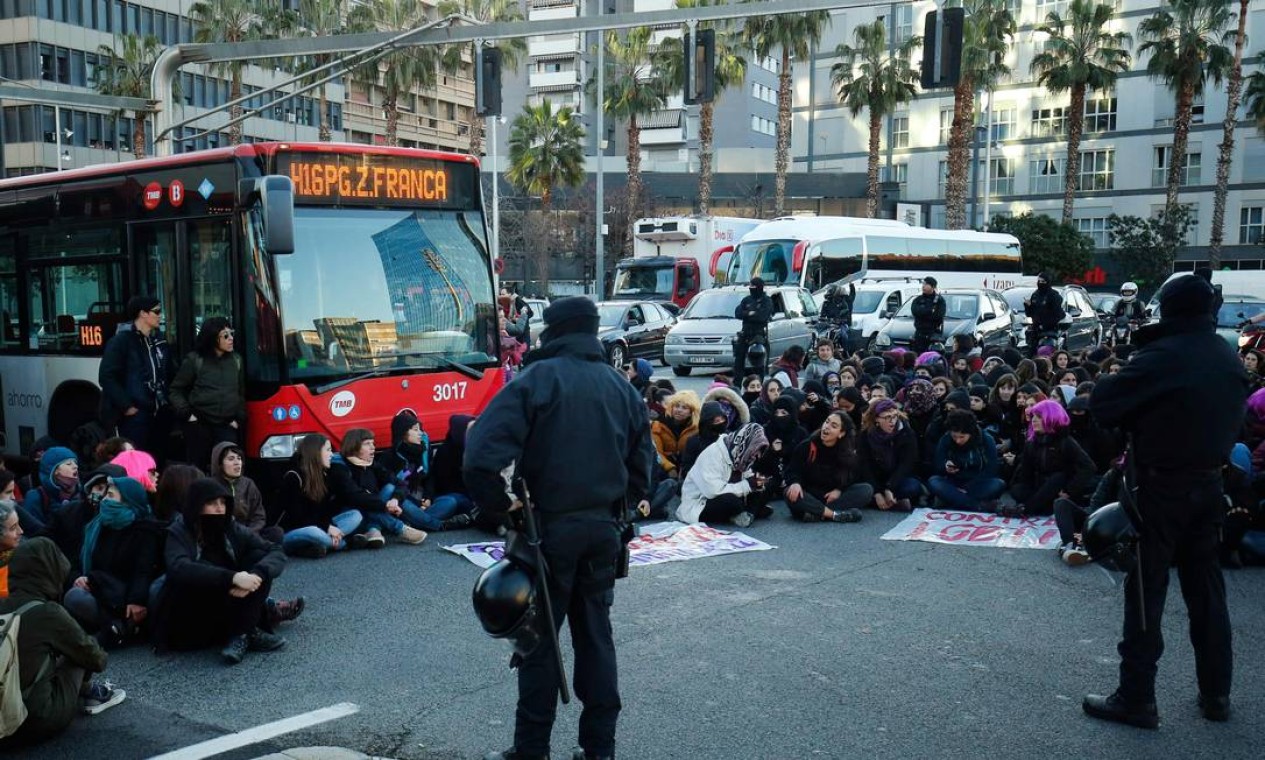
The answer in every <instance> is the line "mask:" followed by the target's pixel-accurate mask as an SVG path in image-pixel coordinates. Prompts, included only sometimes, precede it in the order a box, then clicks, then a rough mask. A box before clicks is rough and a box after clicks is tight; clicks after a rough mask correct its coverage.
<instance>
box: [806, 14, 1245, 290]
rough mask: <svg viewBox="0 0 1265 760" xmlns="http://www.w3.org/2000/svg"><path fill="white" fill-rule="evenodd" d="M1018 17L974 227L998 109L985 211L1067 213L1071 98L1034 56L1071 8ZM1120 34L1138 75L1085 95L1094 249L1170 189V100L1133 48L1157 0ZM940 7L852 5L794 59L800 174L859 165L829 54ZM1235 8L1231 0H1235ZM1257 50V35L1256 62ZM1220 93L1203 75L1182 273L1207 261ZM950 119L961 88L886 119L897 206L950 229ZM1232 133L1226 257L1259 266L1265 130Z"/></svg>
mask: <svg viewBox="0 0 1265 760" xmlns="http://www.w3.org/2000/svg"><path fill="white" fill-rule="evenodd" d="M1010 4H1011V7H1012V13H1015V14H1016V18H1017V21H1018V24H1019V30H1018V33H1017V34H1016V35H1015V38H1014V44H1013V45H1012V47H1011V50H1010V52H1009V55H1008V57H1007V61H1006V62H1007V64H1008V65H1009V66H1010V68H1011V71H1012V75H1011V77H1010V78H1009V79H1006V80H1003V81H1002V82H1001V84H1000V86H999V87H997V89H996V91H995V92H993V93H992V94H991V103H990V102H989V101H990V96H989V94H988V93H981V95H982V97H981V99H980V103H981V105H980V108H979V119H978V121H977V124H978V125H979V129H978V130H977V134H979V135H980V138H981V139H980V140H979V142H980V151H979V156H978V161H977V162H976V164H975V168H976V169H977V170H978V171H977V172H976V174H978V179H977V180H976V181H975V182H974V184H973V186H974V187H975V189H976V190H975V193H974V198H975V203H974V216H972V213H971V212H972V208H971V206H970V205H968V210H967V211H968V219H973V220H974V221H973V222H971V223H972V224H973V225H982V224H983V222H984V205H985V204H984V203H983V193H984V185H985V176H984V171H985V166H984V164H985V156H986V155H987V151H986V142H985V140H984V139H983V134H984V132H986V131H990V130H988V128H987V127H986V126H985V125H986V124H987V123H988V122H987V114H988V111H989V110H991V112H992V114H991V115H992V120H991V133H990V134H989V139H991V141H992V154H991V162H990V163H989V165H988V167H987V171H988V173H989V176H988V182H987V184H988V185H989V191H990V192H989V195H990V203H989V214H990V215H997V214H1007V213H1021V212H1024V211H1033V212H1035V213H1045V214H1049V215H1051V216H1055V217H1059V216H1060V215H1061V214H1062V197H1063V196H1062V192H1063V182H1064V174H1063V170H1064V164H1065V162H1066V150H1067V144H1066V139H1065V133H1066V121H1067V118H1066V117H1067V108H1068V102H1069V96H1068V95H1067V94H1066V93H1065V94H1062V95H1051V94H1049V93H1048V92H1046V91H1045V90H1044V89H1043V88H1041V87H1040V86H1038V85H1037V84H1036V82H1035V77H1034V76H1033V75H1032V74H1031V73H1030V68H1029V67H1030V64H1031V61H1032V58H1033V56H1034V55H1036V54H1037V53H1038V52H1039V51H1040V50H1041V48H1042V45H1043V44H1044V37H1045V35H1044V34H1040V33H1037V32H1036V31H1035V27H1036V25H1037V24H1038V23H1039V22H1040V21H1042V20H1044V18H1045V16H1046V14H1047V13H1048V12H1049V11H1051V10H1057V11H1059V12H1060V13H1062V14H1063V15H1066V12H1067V8H1068V6H1069V4H1070V3H1069V2H1067V1H1066V0H1024V2H1018V1H1017V0H1012V2H1011V3H1010ZM1116 7H1117V8H1118V15H1117V19H1116V20H1115V21H1113V29H1114V30H1117V31H1127V32H1129V33H1131V34H1132V35H1133V37H1134V43H1133V49H1134V51H1135V54H1134V61H1133V66H1132V70H1131V71H1129V72H1128V73H1126V74H1124V75H1123V76H1121V78H1120V80H1119V82H1118V84H1117V86H1116V88H1115V90H1114V91H1112V92H1091V93H1089V94H1088V96H1087V99H1086V103H1085V135H1084V139H1083V142H1082V144H1081V168H1080V187H1081V190H1080V192H1079V193H1078V195H1077V200H1076V213H1075V219H1076V224H1077V226H1078V227H1079V228H1080V229H1081V231H1082V232H1084V233H1086V234H1088V235H1090V236H1091V237H1093V238H1094V242H1095V243H1096V244H1097V245H1098V247H1099V248H1100V249H1102V248H1106V247H1107V246H1108V245H1109V240H1108V233H1107V216H1108V215H1109V214H1111V213H1118V214H1133V215H1139V216H1147V215H1150V214H1152V213H1154V212H1155V211H1157V210H1158V209H1160V208H1162V207H1163V205H1164V188H1165V182H1166V176H1167V169H1168V166H1169V162H1170V161H1171V160H1172V155H1171V146H1172V122H1173V111H1174V98H1173V94H1172V93H1171V92H1170V91H1169V90H1168V89H1167V88H1165V87H1164V86H1163V85H1162V84H1161V83H1158V82H1155V81H1153V80H1151V79H1150V78H1149V77H1148V76H1147V74H1146V62H1147V61H1146V58H1144V57H1140V56H1138V55H1137V53H1136V49H1137V47H1138V46H1139V45H1140V44H1141V40H1140V37H1139V35H1138V24H1139V23H1140V22H1141V21H1142V20H1143V19H1145V18H1146V17H1148V16H1150V15H1152V14H1153V13H1155V12H1156V11H1157V10H1159V9H1160V7H1161V3H1160V2H1156V0H1118V1H1117V3H1116ZM933 8H934V4H933V3H932V2H914V3H908V2H905V3H891V4H884V5H879V6H872V7H866V8H853V9H847V10H845V11H839V12H835V13H833V14H832V24H831V26H830V29H829V30H828V31H827V33H826V35H825V37H824V39H823V40H822V43H821V45H819V46H818V48H817V50H815V51H814V54H813V56H812V61H811V66H810V65H806V64H804V63H800V62H797V63H796V64H795V66H794V76H795V104H796V106H795V113H794V128H793V135H792V136H793V139H792V152H793V156H794V170H795V171H808V172H858V171H865V167H866V159H867V155H868V154H867V141H868V132H867V130H868V124H867V117H866V115H865V114H862V115H861V117H860V118H858V119H853V118H852V117H851V115H850V114H849V113H848V112H847V110H846V109H844V108H843V107H841V106H840V105H838V102H837V97H836V94H835V92H834V88H833V87H832V85H831V76H830V68H831V66H832V65H833V64H834V63H835V60H836V59H835V56H834V50H835V48H836V46H837V45H838V44H839V43H841V42H851V41H852V33H853V30H854V29H855V28H856V27H857V26H858V25H861V24H865V23H872V22H873V21H874V20H875V18H878V17H880V16H881V17H883V18H884V19H885V20H886V21H887V22H888V33H889V37H891V38H893V39H894V40H896V41H902V40H904V39H907V38H908V37H909V36H910V35H915V34H917V35H921V33H922V28H923V24H924V19H925V16H926V14H927V13H928V12H929V11H931V10H932V9H933ZM1235 8H1237V4H1235ZM1248 37H1249V40H1262V39H1265V0H1253V2H1252V3H1251V11H1250V15H1249V18H1248ZM1258 50H1259V45H1255V44H1251V43H1249V47H1248V50H1247V54H1248V55H1249V56H1253V55H1254V54H1255V53H1256V52H1257V51H1258ZM1259 68H1260V64H1259V63H1258V61H1257V59H1256V58H1254V57H1253V58H1248V59H1247V61H1246V65H1245V73H1250V72H1251V71H1255V70H1259ZM1225 109H1226V95H1225V92H1224V89H1223V87H1219V86H1216V85H1214V84H1212V83H1209V84H1208V86H1207V88H1206V90H1205V92H1204V96H1203V97H1202V98H1200V99H1199V100H1198V102H1197V104H1196V106H1195V124H1194V126H1193V127H1192V130H1191V135H1190V143H1189V146H1188V148H1187V156H1186V164H1185V169H1184V185H1183V191H1182V193H1181V196H1180V198H1181V201H1182V202H1183V203H1188V204H1191V205H1192V206H1193V207H1194V211H1195V219H1196V224H1195V226H1194V227H1193V228H1192V229H1191V231H1190V233H1189V235H1188V238H1189V241H1190V244H1191V246H1190V248H1189V249H1188V250H1187V251H1186V252H1185V253H1184V254H1183V255H1182V257H1181V258H1182V261H1180V262H1179V267H1180V268H1190V267H1192V266H1193V265H1194V262H1196V261H1198V260H1202V259H1206V258H1207V253H1206V246H1207V245H1208V241H1209V237H1210V235H1211V229H1210V227H1211V221H1212V203H1213V190H1214V185H1215V181H1216V176H1215V175H1216V162H1217V155H1218V149H1219V145H1220V143H1221V138H1222V122H1223V120H1224V118H1225ZM952 114H953V93H952V92H951V91H949V90H938V91H933V92H927V93H920V94H919V96H918V97H917V99H916V100H914V101H913V102H912V103H910V104H908V105H907V106H906V107H904V108H902V109H901V110H899V111H898V112H896V113H895V114H893V115H892V116H891V117H889V118H887V119H886V120H885V123H884V134H883V146H882V150H883V154H882V158H881V160H882V165H883V171H884V173H885V175H886V176H887V177H889V178H890V179H891V180H893V181H896V182H899V183H900V187H901V195H902V200H903V201H904V202H907V203H914V204H918V205H920V206H921V207H922V209H923V222H924V223H926V224H929V225H930V226H933V227H939V226H943V223H944V177H945V172H946V169H945V166H946V164H945V155H946V145H947V143H948V133H949V125H950V123H951V121H952ZM1242 118H1243V117H1242V114H1241V113H1240V119H1241V121H1240V124H1239V127H1238V130H1237V132H1236V135H1235V148H1234V163H1233V166H1232V169H1231V173H1230V183H1231V184H1230V193H1229V197H1228V201H1227V207H1226V231H1225V241H1226V244H1227V248H1226V249H1225V251H1224V255H1225V256H1226V258H1227V262H1226V265H1227V266H1230V267H1233V268H1244V269H1261V268H1263V267H1265V247H1262V246H1261V245H1260V244H1259V243H1260V240H1261V236H1262V232H1263V231H1265V138H1262V136H1261V135H1260V134H1259V133H1258V132H1257V131H1256V128H1255V126H1254V125H1252V124H1250V123H1248V122H1245V121H1242Z"/></svg>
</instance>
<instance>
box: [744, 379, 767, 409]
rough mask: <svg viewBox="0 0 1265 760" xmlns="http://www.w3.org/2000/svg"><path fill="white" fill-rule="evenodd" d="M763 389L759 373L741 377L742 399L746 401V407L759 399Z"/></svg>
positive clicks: (749, 406)
mask: <svg viewBox="0 0 1265 760" xmlns="http://www.w3.org/2000/svg"><path fill="white" fill-rule="evenodd" d="M763 390H764V384H763V383H762V382H761V381H760V376H759V375H747V376H746V377H744V378H742V400H743V401H744V402H746V404H747V408H748V409H751V407H752V405H754V404H755V403H756V402H757V401H759V400H760V395H761V392H762V391H763Z"/></svg>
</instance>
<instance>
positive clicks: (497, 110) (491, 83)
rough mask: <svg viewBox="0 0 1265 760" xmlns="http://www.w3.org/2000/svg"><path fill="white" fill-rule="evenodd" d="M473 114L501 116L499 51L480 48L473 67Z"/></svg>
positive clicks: (491, 48)
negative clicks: (477, 58)
mask: <svg viewBox="0 0 1265 760" xmlns="http://www.w3.org/2000/svg"><path fill="white" fill-rule="evenodd" d="M474 112H475V113H476V114H478V115H479V116H500V115H501V49H500V48H496V47H480V48H479V60H478V61H476V62H475V67H474Z"/></svg>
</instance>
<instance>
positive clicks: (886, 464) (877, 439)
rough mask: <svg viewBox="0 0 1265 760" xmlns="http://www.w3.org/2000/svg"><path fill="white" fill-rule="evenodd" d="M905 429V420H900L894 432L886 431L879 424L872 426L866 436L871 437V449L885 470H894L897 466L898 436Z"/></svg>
mask: <svg viewBox="0 0 1265 760" xmlns="http://www.w3.org/2000/svg"><path fill="white" fill-rule="evenodd" d="M904 429H905V421H904V420H898V421H897V422H896V427H894V428H892V432H890V433H884V432H883V429H882V428H881V427H879V426H878V425H875V426H874V427H872V428H870V430H869V431H868V432H866V434H865V435H866V436H867V437H868V438H869V439H870V451H871V452H873V454H874V458H875V459H876V460H877V461H878V464H879V466H880V467H882V468H883V469H884V470H889V471H890V470H892V469H893V468H894V467H895V466H896V436H898V435H900V433H901V432H902V431H903V430H904Z"/></svg>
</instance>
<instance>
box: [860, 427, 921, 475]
mask: <svg viewBox="0 0 1265 760" xmlns="http://www.w3.org/2000/svg"><path fill="white" fill-rule="evenodd" d="M857 441H858V442H857V455H858V457H859V458H860V460H861V471H862V473H863V474H864V477H865V480H866V482H868V483H870V484H871V485H873V486H874V490H876V491H890V490H893V489H895V488H896V486H897V484H898V483H900V482H901V481H902V480H905V479H906V478H913V477H917V475H918V464H919V453H918V452H919V446H918V435H917V434H916V433H914V429H913V428H912V427H910V426H909V425H908V424H907V423H906V422H905V421H904V420H901V422H900V427H899V428H897V430H896V432H895V434H894V435H893V436H892V438H891V440H890V441H883V440H881V439H879V438H878V436H871V435H870V433H869V432H867V431H862V432H860V433H858V434H857Z"/></svg>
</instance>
